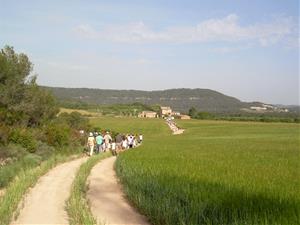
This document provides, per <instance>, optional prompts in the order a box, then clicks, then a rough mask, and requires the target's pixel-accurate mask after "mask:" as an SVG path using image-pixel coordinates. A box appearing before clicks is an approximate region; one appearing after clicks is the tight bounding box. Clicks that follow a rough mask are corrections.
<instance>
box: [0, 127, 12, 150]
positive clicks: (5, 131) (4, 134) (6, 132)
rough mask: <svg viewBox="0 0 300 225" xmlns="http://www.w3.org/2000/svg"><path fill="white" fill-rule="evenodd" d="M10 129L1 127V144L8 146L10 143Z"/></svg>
mask: <svg viewBox="0 0 300 225" xmlns="http://www.w3.org/2000/svg"><path fill="white" fill-rule="evenodd" d="M9 134H10V128H9V127H8V126H5V125H4V124H1V125H0V144H2V145H6V144H7V143H8V141H9Z"/></svg>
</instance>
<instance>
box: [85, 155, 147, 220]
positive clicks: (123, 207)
mask: <svg viewBox="0 0 300 225" xmlns="http://www.w3.org/2000/svg"><path fill="white" fill-rule="evenodd" d="M115 160H116V157H110V158H107V159H104V160H103V161H101V162H100V163H98V164H97V165H96V166H95V167H94V168H93V169H92V171H91V174H90V176H89V178H88V182H89V190H88V192H87V198H88V200H89V202H90V204H91V210H92V213H93V215H94V217H95V218H96V219H97V221H98V222H99V223H104V224H106V225H107V224H109V225H125V224H126V225H129V224H130V225H137V224H139V225H141V224H143V225H150V223H149V222H147V220H146V218H145V217H144V216H142V215H140V214H139V213H138V212H137V211H136V210H135V209H134V208H132V207H131V206H130V205H129V204H128V202H127V201H126V199H125V198H124V194H123V192H122V189H121V186H120V184H119V183H118V182H117V178H116V174H115V171H114V162H115Z"/></svg>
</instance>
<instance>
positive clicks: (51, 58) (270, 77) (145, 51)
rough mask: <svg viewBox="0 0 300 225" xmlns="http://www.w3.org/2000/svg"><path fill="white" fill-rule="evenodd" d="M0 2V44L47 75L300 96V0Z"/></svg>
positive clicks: (122, 85) (72, 82)
mask: <svg viewBox="0 0 300 225" xmlns="http://www.w3.org/2000/svg"><path fill="white" fill-rule="evenodd" d="M0 3H1V8H0V30H1V35H0V46H1V48H3V47H4V45H6V44H7V45H11V46H13V47H14V49H15V50H16V52H24V53H25V54H27V55H28V56H29V58H30V60H31V61H32V62H33V64H34V73H37V74H38V80H37V81H38V83H39V84H40V85H45V86H52V87H72V88H76V87H77V88H79V87H85V88H99V89H125V90H129V89H131V90H146V91H149V90H163V89H172V88H182V87H184V88H201V89H202V88H203V89H211V90H215V91H218V92H221V93H223V94H226V95H229V96H232V97H235V98H238V99H240V100H242V101H247V102H251V101H261V102H266V103H270V104H285V105H299V104H300V102H299V94H300V93H299V85H300V84H299V2H298V1H297V0H287V1H283V0H278V1H276V2H274V1H271V0H266V1H258V0H254V1H251V3H249V1H246V0H242V1H238V2H236V1H234V0H229V1H226V3H225V2H219V1H217V0H213V1H201V2H200V1H196V0H187V1H179V0H173V1H171V0H163V1H158V0H154V1H151V2H148V1H145V2H140V1H137V0H131V1H120V0H116V1H109V2H107V1H89V2H85V1H57V0H55V1H49V2H41V1H33V0H30V1H26V2H19V1H15V0H12V1H6V0H0Z"/></svg>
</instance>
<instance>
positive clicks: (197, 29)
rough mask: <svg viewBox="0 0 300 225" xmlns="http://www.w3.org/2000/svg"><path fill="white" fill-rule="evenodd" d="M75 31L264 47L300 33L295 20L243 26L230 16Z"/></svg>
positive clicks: (118, 38) (135, 39) (132, 39)
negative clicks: (159, 26) (161, 26)
mask: <svg viewBox="0 0 300 225" xmlns="http://www.w3.org/2000/svg"><path fill="white" fill-rule="evenodd" d="M74 31H75V32H76V33H77V34H78V35H79V36H81V37H84V38H90V39H100V40H107V41H112V42H124V43H153V42H154V43H155V42H165V43H196V42H212V41H228V42H237V41H247V40H252V41H256V42H258V43H259V44H261V45H262V46H268V45H272V44H275V43H278V42H280V41H282V40H284V39H286V38H288V37H289V36H291V35H295V32H298V28H297V27H296V25H295V23H294V21H293V19H292V18H291V17H284V16H278V17H276V18H274V19H273V20H272V21H271V22H269V23H257V24H253V25H248V26H242V25H241V24H240V23H239V17H238V16H237V15H235V14H230V15H228V16H226V17H224V18H215V19H209V20H205V21H202V22H200V23H198V24H197V25H195V26H181V27H180V26H175V27H167V28H165V29H164V30H161V31H155V30H152V29H151V28H149V27H148V26H146V25H145V24H144V23H143V22H137V23H129V24H125V25H110V26H105V27H102V29H99V30H96V29H94V28H93V27H92V26H90V25H79V26H77V27H76V28H75V29H74Z"/></svg>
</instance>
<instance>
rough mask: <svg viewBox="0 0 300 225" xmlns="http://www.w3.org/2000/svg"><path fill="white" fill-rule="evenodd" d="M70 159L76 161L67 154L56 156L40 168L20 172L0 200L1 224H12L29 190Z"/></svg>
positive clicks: (43, 163)
mask: <svg viewBox="0 0 300 225" xmlns="http://www.w3.org/2000/svg"><path fill="white" fill-rule="evenodd" d="M70 159H74V157H71V156H68V155H66V154H63V155H54V156H52V157H50V158H49V159H48V160H46V161H44V162H42V163H41V164H40V166H38V167H35V168H29V169H27V170H22V171H20V173H19V174H18V176H17V177H16V178H15V179H14V180H13V181H12V182H11V183H9V185H8V187H7V189H6V191H5V195H4V196H2V197H1V198H0V224H1V225H5V224H9V223H10V221H11V219H12V216H13V215H14V212H15V211H16V210H17V208H18V205H19V203H20V201H21V200H22V197H23V196H24V194H25V192H26V191H27V190H28V188H30V187H32V186H34V184H35V183H36V182H37V180H38V179H39V178H40V177H41V176H42V175H44V174H46V173H47V172H48V171H49V170H50V169H51V168H53V167H54V166H56V165H57V164H59V163H62V162H65V161H68V160H70ZM41 204H42V203H41Z"/></svg>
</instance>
